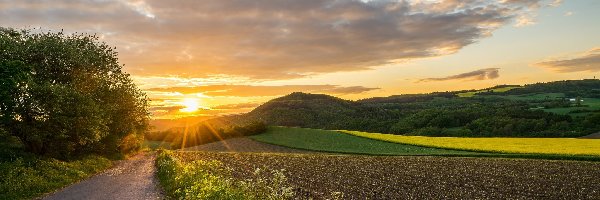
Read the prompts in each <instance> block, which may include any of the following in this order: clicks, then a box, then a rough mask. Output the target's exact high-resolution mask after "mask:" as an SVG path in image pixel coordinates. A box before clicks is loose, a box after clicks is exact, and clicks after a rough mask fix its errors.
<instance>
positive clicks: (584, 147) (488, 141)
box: [341, 131, 600, 157]
mask: <svg viewBox="0 0 600 200" xmlns="http://www.w3.org/2000/svg"><path fill="white" fill-rule="evenodd" d="M341 132H344V133H347V134H349V135H353V136H360V137H365V138H370V139H376V140H381V141H388V142H395V143H399V144H404V145H407V144H408V145H418V146H426V147H435V148H446V149H455V150H466V151H477V152H494V153H513V154H539V155H564V156H592V157H600V140H595V139H576V138H458V137H423V136H402V135H392V134H381V133H366V132H359V131H341Z"/></svg>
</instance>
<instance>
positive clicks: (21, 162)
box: [0, 156, 111, 199]
mask: <svg viewBox="0 0 600 200" xmlns="http://www.w3.org/2000/svg"><path fill="white" fill-rule="evenodd" d="M110 165H111V162H110V161H109V160H108V159H106V158H103V157H100V156H87V157H85V158H83V159H80V160H77V161H70V162H65V161H59V160H56V159H36V158H27V159H24V158H17V159H16V160H13V161H7V162H0V172H2V173H0V199H30V198H33V197H37V196H39V195H41V194H44V193H47V192H51V191H53V190H56V189H58V188H61V187H64V186H66V185H69V184H71V183H73V182H76V181H78V180H82V179H84V178H87V177H89V176H91V175H93V174H95V173H97V172H99V171H101V170H104V169H106V168H108V167H109V166H110Z"/></svg>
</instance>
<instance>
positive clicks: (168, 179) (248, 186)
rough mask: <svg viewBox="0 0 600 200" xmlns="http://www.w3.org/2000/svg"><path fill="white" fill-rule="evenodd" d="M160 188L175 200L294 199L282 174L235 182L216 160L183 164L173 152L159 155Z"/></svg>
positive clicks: (256, 175)
mask: <svg viewBox="0 0 600 200" xmlns="http://www.w3.org/2000/svg"><path fill="white" fill-rule="evenodd" d="M156 166H157V174H158V179H159V181H160V184H161V185H162V186H163V189H164V190H165V192H166V193H167V195H168V196H169V197H171V198H173V199H270V200H278V199H291V198H292V197H293V196H294V193H293V191H292V188H291V187H287V186H286V185H285V183H286V181H287V178H286V177H285V175H283V173H282V172H281V171H273V172H272V173H271V174H268V173H264V172H263V171H262V170H260V169H258V168H257V170H255V172H254V177H253V178H252V179H246V180H236V179H234V178H233V177H232V175H231V169H230V168H227V167H224V166H223V164H222V163H221V162H219V161H215V160H202V159H199V160H193V161H190V162H183V161H180V159H179V158H178V157H177V156H176V155H175V154H174V153H173V152H171V151H168V150H163V151H160V152H159V154H158V157H157V159H156Z"/></svg>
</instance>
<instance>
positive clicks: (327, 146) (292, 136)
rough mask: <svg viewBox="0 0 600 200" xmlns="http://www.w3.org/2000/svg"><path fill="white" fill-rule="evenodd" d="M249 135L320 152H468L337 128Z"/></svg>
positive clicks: (273, 130) (271, 129)
mask: <svg viewBox="0 0 600 200" xmlns="http://www.w3.org/2000/svg"><path fill="white" fill-rule="evenodd" d="M250 138H252V139H254V140H256V141H259V142H264V143H270V144H275V145H280V146H286V147H291V148H297V149H306V150H312V151H322V152H337V153H355V154H371V155H468V154H473V153H471V152H465V151H454V150H444V149H435V148H427V147H418V146H412V145H402V144H394V143H389V142H382V141H377V140H371V139H367V138H362V137H356V136H352V135H348V134H344V133H340V132H337V131H329V130H316V129H306V128H287V127H269V130H268V131H267V132H266V133H263V134H260V135H255V136H251V137H250Z"/></svg>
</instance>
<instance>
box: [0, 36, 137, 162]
mask: <svg viewBox="0 0 600 200" xmlns="http://www.w3.org/2000/svg"><path fill="white" fill-rule="evenodd" d="M98 39H99V38H98V37H97V36H95V35H86V34H73V35H66V34H64V33H62V32H57V33H53V32H46V33H42V32H39V33H34V32H33V31H30V30H20V31H18V30H14V29H7V28H0V89H1V91H0V127H4V129H5V130H6V131H7V132H9V134H11V135H13V136H16V137H18V138H19V139H20V140H21V142H22V143H23V144H24V145H25V147H26V149H27V150H29V151H31V152H34V153H37V154H43V155H48V156H52V157H59V158H66V157H69V156H71V155H73V154H79V153H86V152H93V151H96V152H118V151H119V150H123V149H127V150H131V149H135V148H132V147H124V145H127V146H131V145H134V146H135V145H138V144H135V142H133V143H132V142H131V141H132V138H136V139H137V140H139V138H141V137H136V135H142V134H143V132H144V131H145V130H146V127H147V124H148V111H147V98H146V96H145V94H144V93H142V92H141V91H140V90H139V89H138V88H137V87H136V86H135V85H134V84H133V82H132V80H131V79H130V78H129V75H128V74H126V73H124V72H123V71H122V66H121V65H120V64H119V63H118V60H117V53H116V51H115V49H114V48H112V47H109V46H108V45H106V44H105V43H102V42H99V40H98ZM126 137H127V138H128V139H127V140H123V138H126Z"/></svg>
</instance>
